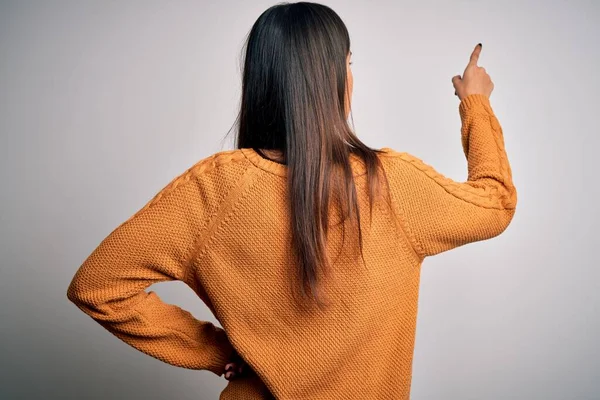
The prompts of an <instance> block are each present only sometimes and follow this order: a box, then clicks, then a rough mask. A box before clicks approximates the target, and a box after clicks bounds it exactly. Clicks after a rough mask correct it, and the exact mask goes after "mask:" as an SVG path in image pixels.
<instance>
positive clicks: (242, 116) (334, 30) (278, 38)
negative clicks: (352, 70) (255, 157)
mask: <svg viewBox="0 0 600 400" xmlns="http://www.w3.org/2000/svg"><path fill="white" fill-rule="evenodd" d="M349 52H350V36H349V34H348V30H347V29H346V26H345V25H344V23H343V22H342V20H341V18H340V17H339V16H338V15H337V14H336V13H335V12H334V11H333V10H332V9H331V8H329V7H327V6H325V5H322V4H318V3H311V2H297V3H278V4H276V5H274V6H272V7H270V8H268V9H267V10H266V11H264V12H263V13H262V14H261V15H260V17H259V18H258V19H257V20H256V22H255V23H254V25H253V26H252V29H251V30H250V32H249V33H248V36H247V38H246V41H245V55H244V57H243V61H242V62H243V74H242V75H243V80H242V98H241V107H240V110H239V114H238V117H237V120H236V122H238V123H239V125H238V135H237V140H236V143H235V147H236V148H237V149H241V148H252V149H254V150H255V151H256V152H259V153H260V150H261V149H272V150H273V149H274V150H279V151H280V153H281V154H282V157H283V161H282V163H283V164H286V165H287V185H288V198H289V200H290V201H289V211H290V215H291V233H292V243H290V246H291V251H292V252H293V253H294V256H295V257H296V265H297V267H298V269H297V273H298V278H299V282H301V287H300V289H301V294H302V298H303V299H306V298H307V297H308V296H307V293H306V288H307V286H308V287H309V290H310V293H311V295H312V296H313V298H314V299H315V300H316V302H317V304H318V305H319V307H321V306H322V305H323V302H322V299H321V295H320V294H318V293H319V292H320V289H318V288H317V283H318V279H317V274H318V272H319V271H320V270H321V268H322V270H323V272H325V271H326V270H327V269H328V268H329V265H330V262H331V260H330V258H329V257H328V255H327V254H326V247H325V245H326V241H327V232H328V220H329V215H328V214H329V213H328V208H329V203H330V198H334V199H336V200H337V201H338V203H339V206H340V209H341V212H340V215H341V216H342V220H341V221H342V222H343V221H345V220H346V219H347V218H348V217H350V218H351V222H352V215H353V214H354V215H355V216H356V222H357V225H358V228H359V240H360V253H361V257H362V259H363V263H364V256H363V254H362V252H363V243H362V233H361V232H360V213H359V209H358V204H357V194H356V187H355V184H354V178H353V170H352V168H351V164H350V157H351V153H352V154H356V155H358V156H359V157H360V159H361V160H362V161H363V162H364V166H365V167H366V174H367V180H368V184H369V201H370V214H371V215H372V210H373V199H374V197H375V196H377V195H378V193H379V189H380V180H379V178H378V174H377V171H378V169H379V170H381V171H382V172H383V174H384V177H385V171H384V170H383V168H382V166H381V162H380V160H379V158H378V157H377V153H380V152H382V150H376V149H371V148H369V147H368V146H366V145H365V144H363V143H362V142H361V141H360V140H359V139H358V138H357V136H356V135H355V134H354V132H353V131H352V129H351V128H350V126H349V125H348V122H347V119H346V109H345V104H346V103H345V101H346V100H345V99H348V101H349V98H350V96H349V93H347V89H348V88H347V87H346V79H347V77H346V75H347V74H346V61H347V55H348V54H349ZM348 106H349V104H348ZM263 156H264V154H263ZM385 180H386V182H387V179H385ZM388 202H389V193H388ZM342 229H344V225H343V224H342Z"/></svg>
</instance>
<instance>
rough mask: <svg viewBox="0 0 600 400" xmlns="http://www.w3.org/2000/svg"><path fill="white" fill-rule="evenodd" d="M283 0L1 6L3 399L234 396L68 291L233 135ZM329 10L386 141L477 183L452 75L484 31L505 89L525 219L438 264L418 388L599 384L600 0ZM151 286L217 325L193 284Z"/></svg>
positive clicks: (449, 392)
mask: <svg viewBox="0 0 600 400" xmlns="http://www.w3.org/2000/svg"><path fill="white" fill-rule="evenodd" d="M273 4H275V3H274V2H270V1H242V0H237V1H233V0H229V1H223V0H221V1H210V2H209V1H182V0H180V1H166V0H165V1H142V0H139V1H132V0H130V1H116V0H113V1H108V0H106V1H100V0H97V1H91V0H87V1H83V0H80V1H76V0H72V1H67V0H64V1H30V0H26V1H1V2H0V131H1V139H0V140H1V141H0V175H1V178H2V186H1V193H0V196H1V208H0V212H1V214H0V221H1V228H0V229H1V242H0V256H1V275H0V304H1V307H0V318H1V319H0V346H1V350H0V351H1V352H0V360H1V361H0V369H1V370H0V398H2V399H83V398H85V399H195V400H197V399H217V398H218V395H219V393H220V391H221V390H222V389H223V388H224V387H225V386H226V384H227V381H226V380H225V379H224V378H223V377H217V376H216V375H213V374H212V373H210V372H207V371H193V370H186V369H183V368H177V367H173V366H170V365H168V364H165V363H163V362H161V361H158V360H156V359H153V358H152V357H149V356H147V355H145V354H143V353H141V352H139V351H137V350H135V349H133V348H131V347H129V346H128V345H126V344H125V343H123V342H121V341H120V340H119V339H117V338H116V337H114V336H112V335H111V334H110V333H109V332H107V331H106V330H104V329H103V328H102V327H101V326H100V325H99V324H97V323H96V322H95V321H93V320H92V319H91V318H89V317H88V316H87V315H85V314H83V313H82V312H81V311H79V309H77V307H76V306H75V305H73V304H72V303H70V302H69V301H68V300H67V297H66V290H67V286H68V284H69V282H70V280H71V279H72V277H73V275H74V273H75V271H76V270H77V268H78V267H79V266H80V264H81V263H82V262H83V260H84V259H85V258H86V257H87V256H88V255H89V254H90V253H91V252H92V250H94V248H95V247H96V246H97V245H98V244H99V243H100V241H101V240H102V239H103V238H104V237H105V236H106V235H108V234H109V233H110V231H111V230H112V229H114V228H115V227H116V226H117V225H118V224H119V223H121V222H122V221H124V220H125V219H126V218H128V217H129V216H130V215H132V214H133V213H134V212H135V211H136V210H137V209H139V208H140V207H141V206H143V205H144V204H145V203H146V202H147V201H148V200H149V199H150V198H151V197H152V196H153V195H154V194H155V193H156V192H157V191H158V190H159V189H161V188H162V187H163V186H164V185H165V184H166V183H168V182H169V181H170V180H171V179H172V178H173V177H175V176H176V175H178V174H179V173H181V172H182V171H184V170H185V169H186V168H188V167H189V166H190V165H192V164H194V163H195V162H197V161H198V160H200V159H202V158H205V157H208V156H209V155H211V154H213V153H215V152H217V151H222V150H228V149H232V148H233V136H234V134H235V132H233V130H232V132H231V133H230V134H229V135H228V136H227V138H226V134H227V132H228V131H229V130H230V128H231V127H232V125H233V123H234V120H235V117H236V114H237V107H238V106H239V96H240V88H241V80H240V78H241V75H240V51H241V50H242V43H243V39H244V37H245V35H246V34H247V33H248V31H249V29H250V28H251V26H252V24H253V23H254V21H255V20H256V19H257V18H258V16H259V15H260V13H262V12H263V11H264V10H265V9H266V8H268V7H269V6H271V5H273ZM325 4H327V5H329V6H330V7H332V8H333V9H334V10H335V11H336V12H337V13H338V14H339V15H340V16H341V18H342V19H343V20H344V21H345V23H346V24H347V27H348V29H349V31H350V36H351V41H352V46H351V49H352V52H353V62H354V63H353V65H352V68H353V72H354V96H353V103H352V108H353V113H352V117H353V120H354V127H355V129H356V132H357V134H358V136H359V137H360V138H361V139H362V140H363V141H364V142H365V143H367V144H368V145H369V146H371V147H375V148H380V147H386V146H387V147H392V148H394V149H396V150H398V151H406V152H409V153H412V154H414V155H416V156H418V157H420V158H421V159H423V160H424V161H425V162H427V163H428V164H430V165H432V166H434V167H435V168H436V169H437V170H438V171H440V172H442V173H443V174H445V175H446V176H448V177H451V178H453V179H455V180H465V179H466V176H467V169H466V160H465V158H464V155H463V153H462V148H461V144H460V118H459V114H458V105H459V100H458V98H457V97H456V96H454V88H453V86H452V83H451V78H452V76H454V75H456V74H462V73H463V71H464V68H465V66H466V63H467V62H468V58H469V55H470V54H471V51H472V50H473V48H474V46H475V45H476V44H477V43H478V42H482V43H483V49H482V53H481V57H480V62H479V65H480V66H483V67H485V68H486V70H487V72H488V73H489V74H490V76H491V77H492V80H493V82H494V83H495V90H494V92H493V93H492V95H491V98H490V101H491V104H492V107H493V109H494V111H495V113H496V116H497V117H498V119H499V121H500V124H501V126H502V128H503V131H504V135H505V145H506V149H507V152H508V155H509V160H510V162H511V167H512V171H513V179H514V182H515V185H516V187H517V190H518V198H519V200H518V206H517V212H516V215H515V217H514V219H513V221H512V223H511V225H510V226H509V227H508V229H507V230H506V231H505V232H504V233H503V234H502V235H500V236H499V237H497V238H494V239H492V240H488V241H483V242H477V243H472V244H469V245H466V246H463V247H461V248H458V249H455V250H453V251H450V252H446V253H443V254H440V255H437V256H435V257H431V258H428V259H426V260H425V262H424V264H423V267H422V279H421V291H420V298H419V315H418V325H417V338H416V348H415V356H414V363H413V383H412V397H411V398H412V399H414V400H439V399H449V400H459V399H460V400H470V399H473V400H475V399H477V400H479V399H522V400H537V399H544V400H554V399H556V400H565V399H568V400H584V399H589V400H591V399H598V398H600V348H599V347H600V346H599V343H600V283H599V282H600V272H599V271H600V262H599V261H600V259H599V256H598V254H599V253H598V248H599V247H600V240H599V239H600V233H599V230H598V223H599V222H600V220H599V218H598V206H599V204H600V200H599V194H600V193H599V190H598V182H597V181H598V178H599V168H598V162H597V161H596V160H595V159H594V158H595V157H596V156H597V154H598V146H599V145H600V140H599V139H598V137H599V134H600V129H599V126H600V121H599V119H598V115H600V101H599V94H598V93H599V91H600V78H599V75H598V73H599V71H600V65H599V61H600V3H598V2H596V1H569V2H566V1H544V2H542V1H540V2H535V3H534V2H531V1H502V2H500V1H497V0H496V1H481V0H479V1H419V2H416V1H341V0H339V1H326V2H325ZM152 289H153V290H155V291H157V293H158V294H159V295H160V296H161V297H162V298H163V300H165V301H167V302H169V303H175V304H177V305H180V306H181V307H183V308H184V309H187V310H189V311H190V312H192V313H193V314H194V315H195V316H196V317H198V318H200V319H204V320H209V321H211V322H213V323H215V324H217V325H218V323H217V321H216V320H215V319H214V317H213V316H212V314H211V313H210V311H208V308H207V307H206V306H205V305H204V303H202V301H201V300H200V299H198V298H197V297H196V296H195V294H194V293H193V292H192V290H191V289H190V288H188V287H187V286H186V285H185V284H183V283H181V282H164V283H160V284H158V285H154V286H152ZM219 326H220V325H219ZM373 334H377V331H376V330H374V331H373ZM366 379H368V377H366Z"/></svg>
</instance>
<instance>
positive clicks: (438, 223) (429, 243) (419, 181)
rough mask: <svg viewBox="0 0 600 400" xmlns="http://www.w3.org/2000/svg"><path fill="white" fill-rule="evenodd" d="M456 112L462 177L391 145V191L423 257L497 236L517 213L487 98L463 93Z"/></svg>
mask: <svg viewBox="0 0 600 400" xmlns="http://www.w3.org/2000/svg"><path fill="white" fill-rule="evenodd" d="M459 114H460V118H461V122H462V127H461V144H462V148H463V151H464V154H465V156H466V159H467V169H468V178H467V181H466V182H456V181H454V180H452V179H449V178H447V177H445V176H444V175H442V174H441V173H439V172H438V171H436V170H435V169H434V168H433V167H432V166H430V165H428V164H426V163H425V162H423V161H422V160H421V159H419V158H417V157H415V156H413V155H411V154H409V153H406V152H402V153H400V152H395V151H393V150H392V156H393V158H394V159H395V160H396V162H395V163H394V165H395V168H393V172H392V175H393V176H392V179H393V181H394V183H393V184H392V185H391V187H392V196H393V198H394V201H395V202H396V204H397V206H398V208H399V211H400V220H401V221H402V222H403V224H404V225H403V227H404V230H405V231H406V233H407V236H408V238H409V240H410V241H411V242H412V245H413V247H414V249H415V251H416V253H417V254H418V255H419V256H420V257H421V258H424V257H426V256H432V255H435V254H439V253H441V252H444V251H447V250H450V249H453V248H456V247H458V246H462V245H464V244H467V243H471V242H476V241H481V240H485V239H490V238H493V237H495V236H498V235H499V234H501V233H502V232H503V231H504V230H505V229H506V228H507V226H508V225H509V224H510V222H511V220H512V218H513V216H514V214H515V210H516V203H517V192H516V189H515V186H514V184H513V181H512V172H511V168H510V164H509V162H508V158H507V154H506V151H505V147H504V136H503V132H502V128H501V126H500V123H499V122H498V119H497V118H496V116H495V115H494V112H493V110H492V108H491V105H490V102H489V98H488V97H487V96H485V95H482V94H472V95H469V96H467V97H465V98H463V99H462V101H461V102H460V104H459ZM388 149H389V148H388ZM389 150H391V149H389Z"/></svg>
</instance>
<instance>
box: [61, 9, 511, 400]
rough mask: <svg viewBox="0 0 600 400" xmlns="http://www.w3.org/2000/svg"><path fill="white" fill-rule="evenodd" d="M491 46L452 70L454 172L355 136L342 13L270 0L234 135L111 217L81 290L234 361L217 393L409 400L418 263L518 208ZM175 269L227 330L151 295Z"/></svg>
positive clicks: (149, 340)
mask: <svg viewBox="0 0 600 400" xmlns="http://www.w3.org/2000/svg"><path fill="white" fill-rule="evenodd" d="M480 52H481V45H478V46H476V47H475V50H474V51H473V53H472V55H471V58H470V60H469V62H468V65H467V67H466V69H465V71H464V74H463V76H462V77H461V76H460V75H457V76H455V77H454V78H452V83H453V86H454V88H455V94H456V95H457V96H458V98H459V99H460V105H459V113H460V116H461V120H462V129H461V140H462V146H463V149H464V153H465V156H466V158H467V161H468V180H467V181H466V182H455V181H453V180H451V179H448V178H446V177H445V176H443V175H442V174H440V173H438V172H437V171H435V170H434V169H433V168H432V167H431V166H429V165H427V164H425V163H424V162H423V161H421V160H420V159H418V158H416V157H414V156H412V155H410V154H408V153H405V152H398V151H395V150H393V149H391V148H388V147H386V148H383V149H379V150H376V149H371V148H369V147H367V146H366V145H365V144H364V143H363V142H362V141H360V140H359V139H358V138H357V136H356V135H355V134H354V133H353V132H352V130H351V129H350V127H349V125H348V123H347V118H348V115H349V112H350V108H351V107H350V106H351V99H352V86H353V77H352V71H351V68H350V64H351V56H352V52H351V51H350V39H349V35H348V31H347V30H346V27H345V25H344V23H343V22H342V20H341V19H340V18H339V16H338V15H337V14H336V13H335V12H334V11H333V10H331V9H330V8H329V7H327V6H324V5H320V4H316V3H308V2H298V3H291V4H290V3H282V4H278V5H275V6H273V7H271V8H269V9H267V10H266V11H265V12H264V13H263V14H262V15H261V16H260V17H259V18H258V20H257V21H256V23H255V24H254V26H253V27H252V29H251V31H250V33H249V36H248V38H247V46H246V53H245V60H244V71H243V88H242V92H243V93H242V103H241V110H240V114H239V116H238V118H239V130H238V135H237V143H236V145H235V147H236V149H235V150H227V151H221V152H218V153H215V154H213V155H211V156H210V157H207V158H205V159H202V160H200V161H198V162H197V163H196V164H194V165H193V166H191V167H190V168H188V169H187V170H186V171H184V172H183V173H182V174H180V175H179V176H177V177H175V178H174V179H173V180H172V181H171V182H170V183H169V184H168V185H166V186H165V187H164V188H163V189H162V190H160V191H159V192H158V193H157V194H156V195H155V196H154V198H153V199H152V200H150V201H149V202H148V203H147V204H146V205H145V206H144V207H142V208H141V209H140V210H139V211H137V212H136V213H135V214H134V215H133V216H131V217H130V218H129V219H128V220H126V221H125V222H123V223H122V224H121V225H119V226H118V227H117V228H115V230H114V231H113V232H111V233H110V235H108V237H107V238H105V239H104V240H103V241H102V242H101V243H100V245H99V246H98V247H97V248H96V249H95V250H94V251H93V252H92V254H91V255H90V256H89V257H88V258H87V259H86V260H85V262H84V263H83V265H81V266H80V268H79V270H78V271H77V273H76V274H75V276H74V278H73V281H72V282H71V285H70V286H69V288H68V292H67V295H68V298H69V299H70V300H71V301H72V302H74V303H75V304H76V305H77V306H78V307H79V308H80V309H81V310H82V311H84V312H85V313H87V314H88V315H90V316H91V317H92V318H94V319H95V320H96V321H97V322H99V323H100V324H101V325H102V326H103V327H104V328H106V329H107V330H108V331H110V332H111V333H113V334H114V335H116V336H117V337H119V338H120V339H121V340H123V341H125V342H126V343H128V344H130V345H131V346H133V347H135V348H136V349H138V350H140V351H142V352H144V353H146V354H149V355H151V356H153V357H155V358H157V359H159V360H162V361H164V362H167V363H170V364H172V365H176V366H179V367H184V368H190V369H205V370H209V371H211V372H214V373H215V374H217V375H221V374H223V373H226V375H225V378H227V379H228V380H229V383H228V385H227V387H226V388H225V390H224V391H223V392H222V394H221V397H220V398H221V399H237V398H244V399H247V398H257V399H260V398H273V397H274V398H281V399H408V398H409V396H410V384H411V373H412V357H413V348H414V339H415V327H416V316H417V299H418V289H419V277H420V266H421V263H422V261H423V259H424V258H425V257H427V256H432V255H435V254H438V253H441V252H443V251H447V250H450V249H453V248H456V247H458V246H462V245H464V244H467V243H471V242H475V241H480V240H485V239H489V238H492V237H495V236H497V235H499V234H500V233H502V232H503V231H504V230H505V229H506V227H507V226H508V225H509V223H510V222H511V220H512V218H513V215H514V213H515V207H516V201H517V197H516V190H515V187H514V185H513V182H512V175H511V169H510V166H509V163H508V159H507V156H506V152H505V149H504V141H503V133H502V128H501V127H500V124H499V123H498V120H497V119H496V117H495V115H494V113H493V110H492V108H491V106H490V103H489V96H490V95H491V92H492V90H493V83H492V82H491V80H490V77H489V76H488V75H487V74H486V72H485V70H484V69H483V68H481V67H479V66H478V65H477V60H478V58H479V54H480ZM166 280H181V281H183V282H185V283H187V284H188V285H189V286H190V287H191V288H192V289H193V290H194V291H195V292H196V293H197V294H198V296H199V297H200V298H201V299H202V300H203V301H204V302H205V304H206V305H207V306H208V307H209V309H210V310H211V311H212V312H213V313H214V315H215V317H216V318H217V319H218V320H219V322H220V323H221V325H222V326H223V328H219V327H216V326H215V325H213V324H212V323H210V322H206V321H198V320H197V319H195V318H194V317H193V316H192V315H191V314H190V313H189V312H187V311H185V310H183V309H181V308H179V307H177V306H176V305H173V304H167V303H164V302H162V301H161V300H160V298H159V297H158V295H157V294H156V293H155V292H153V291H150V292H145V289H146V288H147V287H148V286H150V285H151V284H153V283H156V282H160V281H166Z"/></svg>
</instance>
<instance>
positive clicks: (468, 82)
mask: <svg viewBox="0 0 600 400" xmlns="http://www.w3.org/2000/svg"><path fill="white" fill-rule="evenodd" d="M481 47H482V45H481V43H479V44H477V46H475V50H473V53H471V59H470V60H469V63H468V64H467V68H466V69H465V72H464V73H463V76H462V77H461V76H460V75H456V76H454V77H452V84H453V85H454V89H456V91H455V92H454V94H455V95H457V96H458V98H459V100H462V99H464V98H465V97H467V96H468V95H470V94H475V93H478V94H483V95H485V96H487V97H490V95H491V94H492V90H494V83H493V82H492V79H491V78H490V76H489V75H488V74H487V73H486V72H485V68H483V67H480V66H478V65H477V60H479V54H480V53H481Z"/></svg>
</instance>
